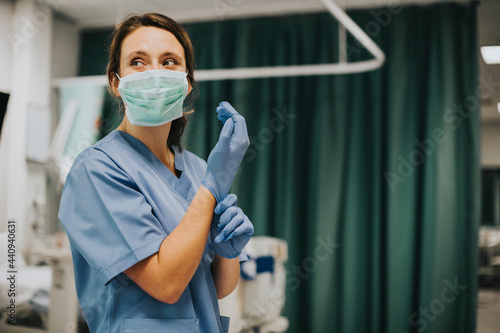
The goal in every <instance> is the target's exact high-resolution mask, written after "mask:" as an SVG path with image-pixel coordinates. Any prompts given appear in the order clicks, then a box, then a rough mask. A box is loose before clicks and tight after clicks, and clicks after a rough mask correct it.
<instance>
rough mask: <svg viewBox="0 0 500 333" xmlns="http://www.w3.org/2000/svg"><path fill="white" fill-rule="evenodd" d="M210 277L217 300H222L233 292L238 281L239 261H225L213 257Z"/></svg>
mask: <svg viewBox="0 0 500 333" xmlns="http://www.w3.org/2000/svg"><path fill="white" fill-rule="evenodd" d="M212 275H213V277H214V282H215V290H216V291H217V298H218V299H222V298H224V297H226V296H227V295H229V294H230V293H231V292H233V290H234V288H236V286H237V285H238V281H239V279H240V259H239V257H237V258H234V259H226V258H224V257H221V256H219V255H218V254H216V255H215V258H214V261H213V262H212Z"/></svg>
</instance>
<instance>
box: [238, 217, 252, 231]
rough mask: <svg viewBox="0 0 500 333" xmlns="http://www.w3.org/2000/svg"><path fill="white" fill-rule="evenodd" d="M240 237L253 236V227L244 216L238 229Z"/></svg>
mask: <svg viewBox="0 0 500 333" xmlns="http://www.w3.org/2000/svg"><path fill="white" fill-rule="evenodd" d="M238 229H239V230H238V231H239V232H240V235H246V236H252V235H253V234H254V232H255V231H254V227H253V224H252V222H251V221H250V219H249V218H248V216H246V215H245V219H244V220H243V224H242V225H241V226H240V227H239V228H238Z"/></svg>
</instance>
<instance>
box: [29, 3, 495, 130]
mask: <svg viewBox="0 0 500 333" xmlns="http://www.w3.org/2000/svg"><path fill="white" fill-rule="evenodd" d="M470 1H471V0H337V1H336V3H337V4H338V5H339V6H341V7H342V8H344V9H356V8H373V7H388V8H391V6H394V4H395V3H396V4H401V5H410V4H421V5H425V4H430V3H435V2H441V3H442V2H461V3H469V2H470ZM38 2H41V3H46V4H49V6H51V7H53V8H54V10H55V11H56V13H57V15H58V16H59V17H62V18H65V19H66V20H68V21H71V22H73V23H74V24H76V25H77V26H79V27H80V28H94V27H105V26H106V27H109V26H113V25H115V24H116V23H118V22H119V21H121V19H122V18H123V17H125V16H126V15H128V14H130V13H141V12H149V11H156V12H161V13H165V14H167V15H168V16H170V17H172V18H174V19H175V20H177V21H179V22H184V23H185V22H196V21H214V20H224V19H232V18H243V17H255V16H265V15H285V14H297V13H310V12H320V11H324V10H325V9H324V5H323V4H322V3H321V2H320V1H319V0H142V1H137V0H108V1H102V0H66V1H58V0H38ZM477 2H478V3H479V6H478V31H479V44H480V45H481V46H483V45H500V0H482V1H477ZM50 4H52V5H50ZM54 4H56V5H54ZM471 51H472V50H471ZM477 52H479V50H477ZM479 58H480V72H481V74H480V75H481V78H483V80H486V81H488V80H489V81H490V82H493V83H494V84H491V85H489V86H488V87H485V86H484V85H483V86H482V96H483V97H484V98H483V99H482V101H481V102H482V106H481V108H482V110H481V116H482V122H483V123H486V124H499V125H500V113H499V112H498V110H497V103H500V64H498V65H486V64H485V63H484V61H483V59H482V57H481V56H480V55H479ZM495 83H496V84H497V85H498V86H495ZM485 88H489V89H485Z"/></svg>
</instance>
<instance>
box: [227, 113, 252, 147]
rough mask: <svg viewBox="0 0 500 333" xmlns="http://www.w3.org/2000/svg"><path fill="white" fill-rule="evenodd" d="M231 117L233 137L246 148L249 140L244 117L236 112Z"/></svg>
mask: <svg viewBox="0 0 500 333" xmlns="http://www.w3.org/2000/svg"><path fill="white" fill-rule="evenodd" d="M231 119H232V120H233V121H234V135H233V138H234V139H237V140H238V143H240V144H242V145H243V146H244V148H245V149H246V148H248V146H249V145H250V140H249V139H248V131H247V124H246V121H245V118H243V117H242V116H241V115H239V114H238V115H237V116H235V117H232V118H231Z"/></svg>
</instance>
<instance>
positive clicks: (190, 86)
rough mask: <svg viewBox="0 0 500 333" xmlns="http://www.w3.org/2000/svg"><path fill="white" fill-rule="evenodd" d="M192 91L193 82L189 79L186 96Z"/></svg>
mask: <svg viewBox="0 0 500 333" xmlns="http://www.w3.org/2000/svg"><path fill="white" fill-rule="evenodd" d="M191 90H193V86H192V85H191V80H189V79H188V93H187V94H186V96H187V95H189V93H190V92H191Z"/></svg>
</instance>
